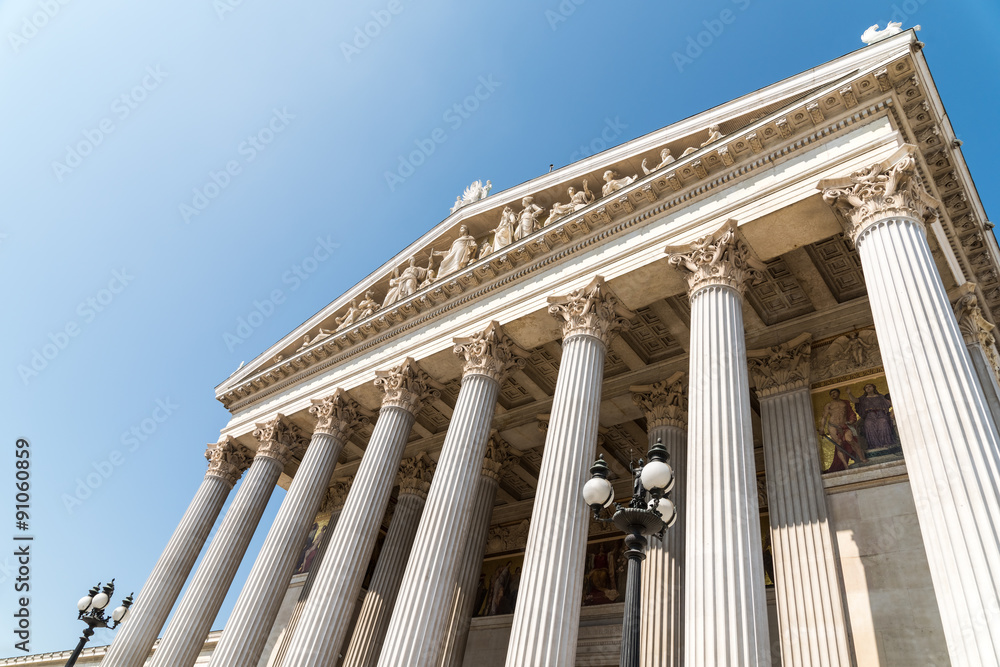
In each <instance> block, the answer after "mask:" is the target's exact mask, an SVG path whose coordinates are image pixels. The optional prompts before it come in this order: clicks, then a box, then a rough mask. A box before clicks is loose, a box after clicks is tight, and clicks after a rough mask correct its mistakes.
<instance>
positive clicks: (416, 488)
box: [398, 452, 437, 498]
mask: <svg viewBox="0 0 1000 667" xmlns="http://www.w3.org/2000/svg"><path fill="white" fill-rule="evenodd" d="M436 465H437V464H436V463H435V462H434V459H432V458H431V457H429V456H427V454H426V453H424V452H420V453H419V454H417V455H416V456H414V457H413V458H412V459H403V460H402V461H400V463H399V476H398V479H399V492H400V493H401V494H402V493H410V494H412V495H415V496H420V497H421V498H427V492H428V491H429V490H430V488H431V477H433V476H434V468H435V466H436Z"/></svg>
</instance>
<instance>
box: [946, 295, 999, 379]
mask: <svg viewBox="0 0 1000 667" xmlns="http://www.w3.org/2000/svg"><path fill="white" fill-rule="evenodd" d="M955 317H956V318H957V319H958V330H959V331H961V332H962V338H963V339H965V344H966V345H978V346H979V347H981V348H982V350H983V353H984V354H985V355H986V360H987V361H988V362H989V364H990V367H992V368H993V373H994V374H995V375H996V376H997V378H998V381H1000V359H998V358H997V349H996V337H995V336H994V335H993V329H994V328H995V325H993V324H991V323H990V322H989V320H987V319H986V318H985V317H984V316H983V310H982V308H980V307H979V298H978V297H977V296H976V286H975V285H973V284H972V283H965V284H964V285H962V286H961V287H959V288H958V298H957V299H955Z"/></svg>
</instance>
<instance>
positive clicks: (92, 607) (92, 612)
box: [66, 579, 132, 667]
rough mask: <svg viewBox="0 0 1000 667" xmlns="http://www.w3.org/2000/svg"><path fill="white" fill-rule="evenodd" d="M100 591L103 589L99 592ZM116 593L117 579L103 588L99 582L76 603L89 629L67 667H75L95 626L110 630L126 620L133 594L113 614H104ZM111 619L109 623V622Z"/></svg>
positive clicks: (85, 631)
mask: <svg viewBox="0 0 1000 667" xmlns="http://www.w3.org/2000/svg"><path fill="white" fill-rule="evenodd" d="M98 591H101V592H100V593H98ZM114 593H115V580H114V579H112V580H111V583H109V584H108V585H107V586H105V587H104V588H103V589H101V584H100V583H98V584H97V585H96V586H94V587H93V588H91V589H90V592H89V593H87V595H85V596H84V597H82V598H80V601H79V602H77V603H76V608H77V609H79V610H80V614H79V616H77V618H79V619H80V620H81V621H83V622H84V623H86V624H87V629H86V630H84V631H83V636H82V637H80V643H79V644H77V645H76V649H74V650H73V655H71V656H70V657H69V661H68V662H67V663H66V667H73V665H75V664H76V659H77V658H79V657H80V653H81V652H82V651H83V647H84V646H85V645H86V643H87V642H88V641H89V640H90V638H91V637H92V636H93V634H94V628H108V629H109V630H114V629H115V628H117V627H118V626H119V625H121V624H122V623H123V622H124V621H125V617H126V616H127V615H128V608H129V607H131V606H132V595H129V596H128V597H127V598H125V599H124V600H122V603H121V606H119V607H117V608H115V610H114V611H112V612H111V616H105V615H104V608H105V607H107V606H108V603H109V602H111V596H112V595H114ZM109 621H111V624H110V625H109V624H108V622H109Z"/></svg>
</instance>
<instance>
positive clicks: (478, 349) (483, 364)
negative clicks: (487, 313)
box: [455, 322, 528, 384]
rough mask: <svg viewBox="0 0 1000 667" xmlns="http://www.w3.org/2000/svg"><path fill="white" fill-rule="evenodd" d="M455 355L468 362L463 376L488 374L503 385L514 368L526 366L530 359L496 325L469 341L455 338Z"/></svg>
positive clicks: (495, 323) (488, 327) (490, 326)
mask: <svg viewBox="0 0 1000 667" xmlns="http://www.w3.org/2000/svg"><path fill="white" fill-rule="evenodd" d="M455 354H457V355H458V356H460V357H462V358H464V359H465V365H464V366H463V368H462V375H463V376H465V375H485V376H486V377H489V378H493V379H494V380H496V381H497V382H499V383H501V384H502V383H503V381H504V379H505V378H506V377H507V373H509V372H510V371H511V370H512V369H514V368H515V367H517V366H524V363H525V358H526V357H527V356H528V353H527V352H526V351H525V350H522V349H521V348H520V347H518V345H517V343H515V342H514V341H513V340H511V339H510V336H508V335H507V334H505V333H504V331H503V328H502V327H501V326H500V325H499V324H498V323H497V322H490V323H489V325H488V326H487V327H486V329H484V330H483V331H481V332H479V333H477V334H476V335H474V336H471V337H469V338H456V339H455Z"/></svg>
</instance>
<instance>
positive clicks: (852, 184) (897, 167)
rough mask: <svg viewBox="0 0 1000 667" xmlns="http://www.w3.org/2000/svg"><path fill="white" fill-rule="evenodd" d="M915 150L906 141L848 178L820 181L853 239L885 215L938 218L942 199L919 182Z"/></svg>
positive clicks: (928, 220)
mask: <svg viewBox="0 0 1000 667" xmlns="http://www.w3.org/2000/svg"><path fill="white" fill-rule="evenodd" d="M916 151H917V148H916V146H913V145H911V144H904V145H903V146H901V147H900V148H899V150H898V151H896V153H895V154H894V155H893V156H892V157H890V158H888V159H886V160H883V161H881V162H876V163H875V164H873V165H871V166H868V167H866V168H864V169H859V170H858V171H855V172H853V173H852V174H851V175H850V176H848V177H846V178H827V179H823V180H822V181H820V182H819V185H818V186H817V187H818V188H819V189H820V190H822V191H823V201H825V202H826V203H827V204H829V205H830V206H832V207H833V209H834V210H835V211H837V212H838V213H840V215H841V217H842V219H843V221H844V222H845V229H846V231H847V235H848V237H849V238H850V239H851V241H852V242H853V243H855V244H857V242H858V240H859V239H860V238H861V236H862V235H863V234H864V233H865V232H866V231H867V230H869V229H871V227H872V225H874V224H875V223H878V222H881V221H883V220H885V219H886V218H892V217H905V218H914V219H916V220H919V221H921V222H923V223H925V224H926V223H928V222H931V221H933V220H934V219H935V218H937V215H938V208H939V207H940V206H941V202H939V201H937V200H936V199H934V198H933V197H931V196H930V195H929V194H928V193H927V191H926V190H925V189H924V186H923V184H922V183H921V182H920V176H919V175H918V174H917V162H916V158H915V157H914V154H915V153H916Z"/></svg>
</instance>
